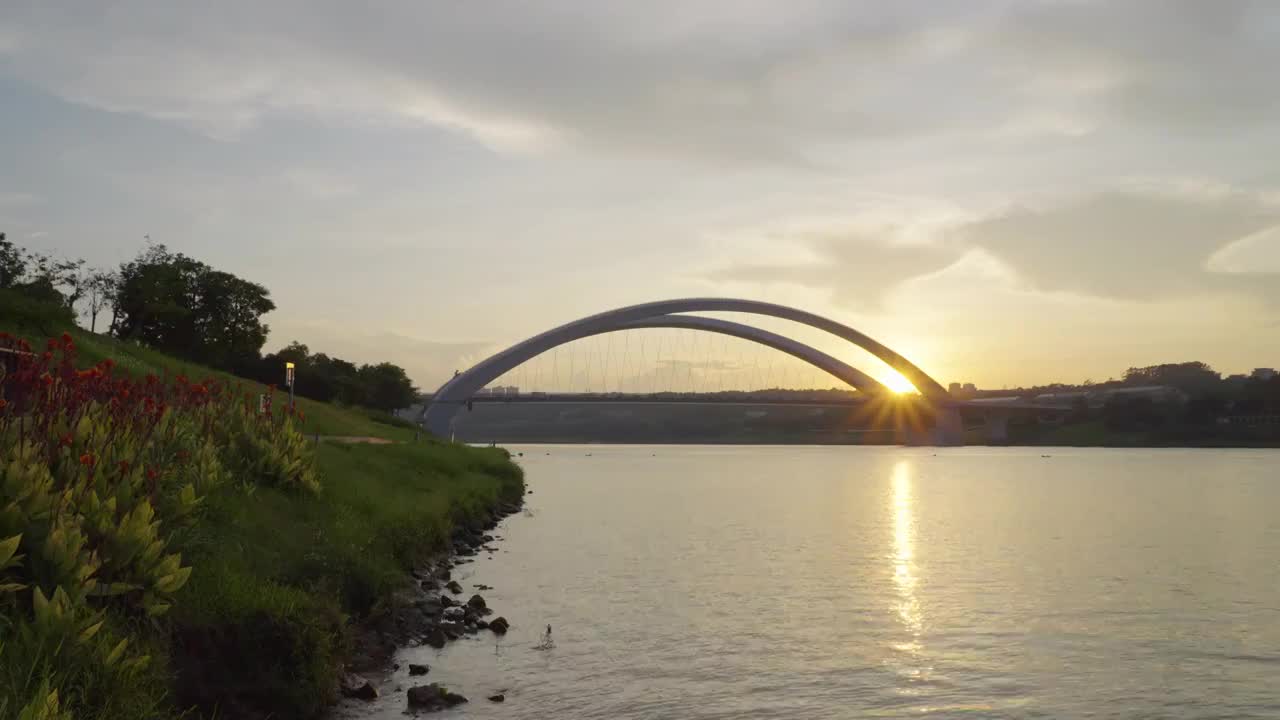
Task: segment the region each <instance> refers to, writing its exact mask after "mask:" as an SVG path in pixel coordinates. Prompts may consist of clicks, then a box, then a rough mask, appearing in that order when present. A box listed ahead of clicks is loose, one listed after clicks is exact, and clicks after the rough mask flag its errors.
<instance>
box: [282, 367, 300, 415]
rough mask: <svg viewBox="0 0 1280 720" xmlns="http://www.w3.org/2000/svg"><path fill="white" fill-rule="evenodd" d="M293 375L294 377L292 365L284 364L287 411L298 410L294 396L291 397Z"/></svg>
mask: <svg viewBox="0 0 1280 720" xmlns="http://www.w3.org/2000/svg"><path fill="white" fill-rule="evenodd" d="M293 375H294V364H293V363H291V362H287V363H285V364H284V384H285V385H288V386H289V409H290V410H297V409H298V405H297V401H296V400H295V399H294V395H293Z"/></svg>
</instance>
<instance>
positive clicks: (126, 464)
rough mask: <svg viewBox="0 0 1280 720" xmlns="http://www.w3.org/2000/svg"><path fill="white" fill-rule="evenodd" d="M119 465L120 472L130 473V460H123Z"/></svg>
mask: <svg viewBox="0 0 1280 720" xmlns="http://www.w3.org/2000/svg"><path fill="white" fill-rule="evenodd" d="M119 465H120V472H122V473H126V472H129V461H128V460H121V461H120V462H119Z"/></svg>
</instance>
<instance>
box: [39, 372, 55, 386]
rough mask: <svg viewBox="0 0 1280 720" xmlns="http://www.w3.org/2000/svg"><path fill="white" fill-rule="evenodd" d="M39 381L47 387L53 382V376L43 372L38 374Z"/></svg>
mask: <svg viewBox="0 0 1280 720" xmlns="http://www.w3.org/2000/svg"><path fill="white" fill-rule="evenodd" d="M40 382H41V383H43V384H44V386H45V387H49V386H50V385H52V384H53V376H52V375H50V374H49V373H43V374H41V375H40Z"/></svg>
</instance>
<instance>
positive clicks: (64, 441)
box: [58, 433, 75, 447]
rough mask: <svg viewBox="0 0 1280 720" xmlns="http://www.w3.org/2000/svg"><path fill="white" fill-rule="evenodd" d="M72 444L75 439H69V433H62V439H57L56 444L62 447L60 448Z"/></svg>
mask: <svg viewBox="0 0 1280 720" xmlns="http://www.w3.org/2000/svg"><path fill="white" fill-rule="evenodd" d="M73 442H75V438H73V437H71V433H64V434H63V435H62V437H60V438H58V444H60V445H62V447H71V444H72V443H73Z"/></svg>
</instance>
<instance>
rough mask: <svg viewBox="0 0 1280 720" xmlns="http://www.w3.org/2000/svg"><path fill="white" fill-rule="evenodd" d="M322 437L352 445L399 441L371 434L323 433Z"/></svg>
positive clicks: (385, 443) (394, 442)
mask: <svg viewBox="0 0 1280 720" xmlns="http://www.w3.org/2000/svg"><path fill="white" fill-rule="evenodd" d="M320 439H321V440H323V441H325V442H336V443H347V444H350V445H392V444H396V443H397V442H398V441H396V440H388V439H386V438H380V437H373V436H371V435H321V436H320Z"/></svg>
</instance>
